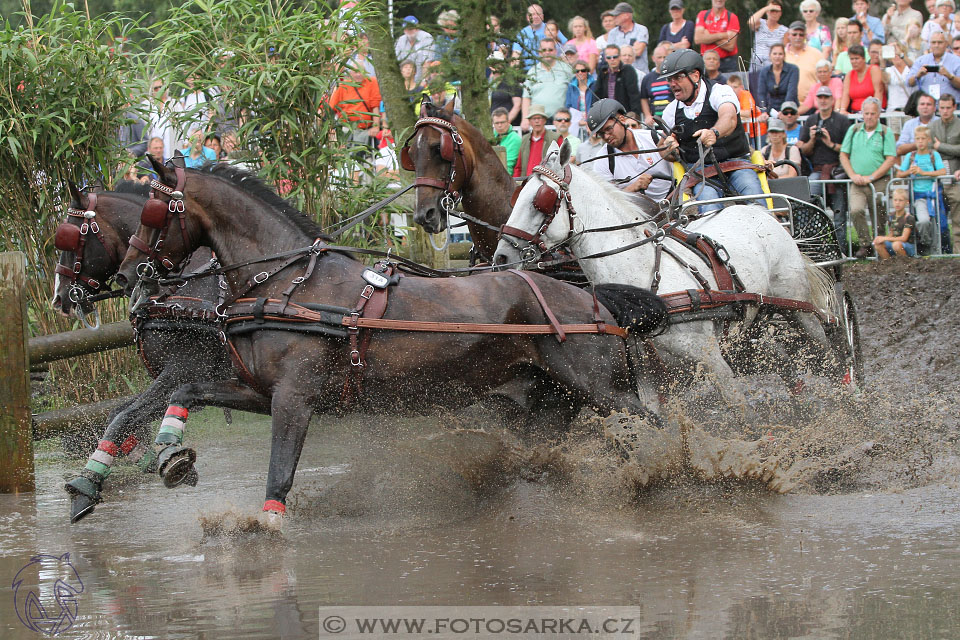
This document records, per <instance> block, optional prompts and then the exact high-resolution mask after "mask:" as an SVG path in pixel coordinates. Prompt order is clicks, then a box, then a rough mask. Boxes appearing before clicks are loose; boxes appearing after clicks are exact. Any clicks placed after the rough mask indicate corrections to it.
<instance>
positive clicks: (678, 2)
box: [668, 0, 683, 9]
mask: <svg viewBox="0 0 960 640" xmlns="http://www.w3.org/2000/svg"><path fill="white" fill-rule="evenodd" d="M668 8H670V9H683V0H670V4H669V6H668Z"/></svg>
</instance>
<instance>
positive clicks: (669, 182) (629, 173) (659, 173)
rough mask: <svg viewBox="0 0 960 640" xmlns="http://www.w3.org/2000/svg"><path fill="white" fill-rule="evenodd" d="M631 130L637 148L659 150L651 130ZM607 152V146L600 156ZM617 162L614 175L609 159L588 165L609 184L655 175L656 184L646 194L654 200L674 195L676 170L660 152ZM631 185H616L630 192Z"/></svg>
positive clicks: (616, 160) (619, 158) (603, 148)
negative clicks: (628, 187) (628, 188)
mask: <svg viewBox="0 0 960 640" xmlns="http://www.w3.org/2000/svg"><path fill="white" fill-rule="evenodd" d="M627 131H628V132H629V133H632V134H633V138H634V140H636V141H637V148H639V149H655V148H656V147H657V143H655V142H654V141H653V136H652V135H651V134H650V131H648V130H647V129H627ZM614 151H617V149H614ZM605 153H607V146H606V145H603V147H602V148H601V150H600V153H598V154H597V155H603V154H605ZM613 162H614V164H613V173H612V174H611V173H610V162H609V158H600V159H599V160H594V161H593V162H591V163H590V164H588V165H587V166H589V167H590V168H591V169H592V170H593V172H594V173H596V174H597V175H598V176H599V177H600V178H601V179H603V180H606V181H608V182H613V181H614V180H619V179H621V178H632V177H635V176H637V175H638V174H639V173H641V172H646V173H649V174H650V175H652V176H653V181H652V182H651V183H650V186H649V187H647V190H646V191H644V193H645V194H646V195H647V196H649V197H651V198H653V199H654V200H661V199H663V198H666V197H667V194H668V193H670V189H671V187H673V167H672V165H671V164H670V163H669V162H667V161H666V160H664V159H663V158H661V157H660V154H659V153H658V152H656V151H653V152H650V153H639V154H637V155H636V156H634V155H625V156H615V157H614V158H613ZM651 167H652V168H651ZM648 169H649V170H648ZM631 182H632V181H631ZM629 184H630V182H625V183H623V184H617V185H616V186H617V188H619V189H626V188H627V185H629Z"/></svg>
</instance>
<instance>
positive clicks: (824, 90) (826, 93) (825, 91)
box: [817, 85, 833, 98]
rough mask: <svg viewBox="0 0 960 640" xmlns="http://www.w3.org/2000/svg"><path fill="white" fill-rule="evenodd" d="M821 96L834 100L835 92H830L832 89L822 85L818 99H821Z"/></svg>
mask: <svg viewBox="0 0 960 640" xmlns="http://www.w3.org/2000/svg"><path fill="white" fill-rule="evenodd" d="M820 96H830V97H831V98H832V97H833V91H830V87H828V86H826V85H821V86H820V88H819V89H817V97H818V98H819V97H820Z"/></svg>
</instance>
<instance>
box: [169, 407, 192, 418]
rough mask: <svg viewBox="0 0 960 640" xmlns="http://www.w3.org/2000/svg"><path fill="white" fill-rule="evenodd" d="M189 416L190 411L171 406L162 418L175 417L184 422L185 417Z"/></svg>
mask: <svg viewBox="0 0 960 640" xmlns="http://www.w3.org/2000/svg"><path fill="white" fill-rule="evenodd" d="M189 414H190V411H189V410H188V409H184V408H183V407H178V406H177V405H175V404H172V405H170V406H169V407H167V412H166V413H165V414H164V417H166V416H176V417H178V418H180V419H181V420H186V419H187V415H189Z"/></svg>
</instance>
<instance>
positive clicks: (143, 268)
mask: <svg viewBox="0 0 960 640" xmlns="http://www.w3.org/2000/svg"><path fill="white" fill-rule="evenodd" d="M174 170H175V171H176V174H177V186H176V187H173V188H171V187H168V186H167V185H165V184H163V183H162V182H160V181H159V180H151V181H150V188H151V191H150V199H149V200H147V201H146V202H145V203H144V205H143V210H142V211H141V212H140V224H141V225H142V226H144V227H147V228H150V229H158V230H159V231H160V234H159V236H157V241H156V242H155V243H154V245H153V247H151V246H150V245H149V244H147V243H146V242H144V241H143V240H141V239H140V237H139V236H137V235H136V234H134V235H133V236H132V237H131V238H130V246H131V247H133V248H134V249H136V250H137V251H139V252H140V253H142V254H144V255H146V256H147V257H148V258H149V260H148V261H147V262H144V263H142V264H141V265H140V266H139V267H137V272H138V273H137V275H139V276H141V277H144V276H146V277H152V276H154V275H156V267H154V266H153V262H156V263H158V264H160V265H162V266H163V267H164V268H165V269H166V270H167V271H170V270H171V269H173V268H174V267H175V266H176V265H175V264H174V262H173V261H172V260H171V259H170V258H169V257H167V256H166V255H164V254H163V253H162V251H163V244H164V241H165V240H166V238H167V233H169V231H170V225H171V224H172V223H173V219H174V217H176V218H177V219H178V220H179V222H180V234H181V236H182V237H183V246H184V247H190V246H192V245H191V244H190V232H189V231H188V230H187V219H186V206H185V205H184V203H183V189H184V187H185V186H186V182H187V172H186V170H184V169H182V168H180V167H176V168H175V169H174ZM160 193H162V194H164V195H166V196H168V197H169V198H170V199H169V200H168V201H166V202H165V201H163V200H161V199H160V198H159V196H158V194H160Z"/></svg>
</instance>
